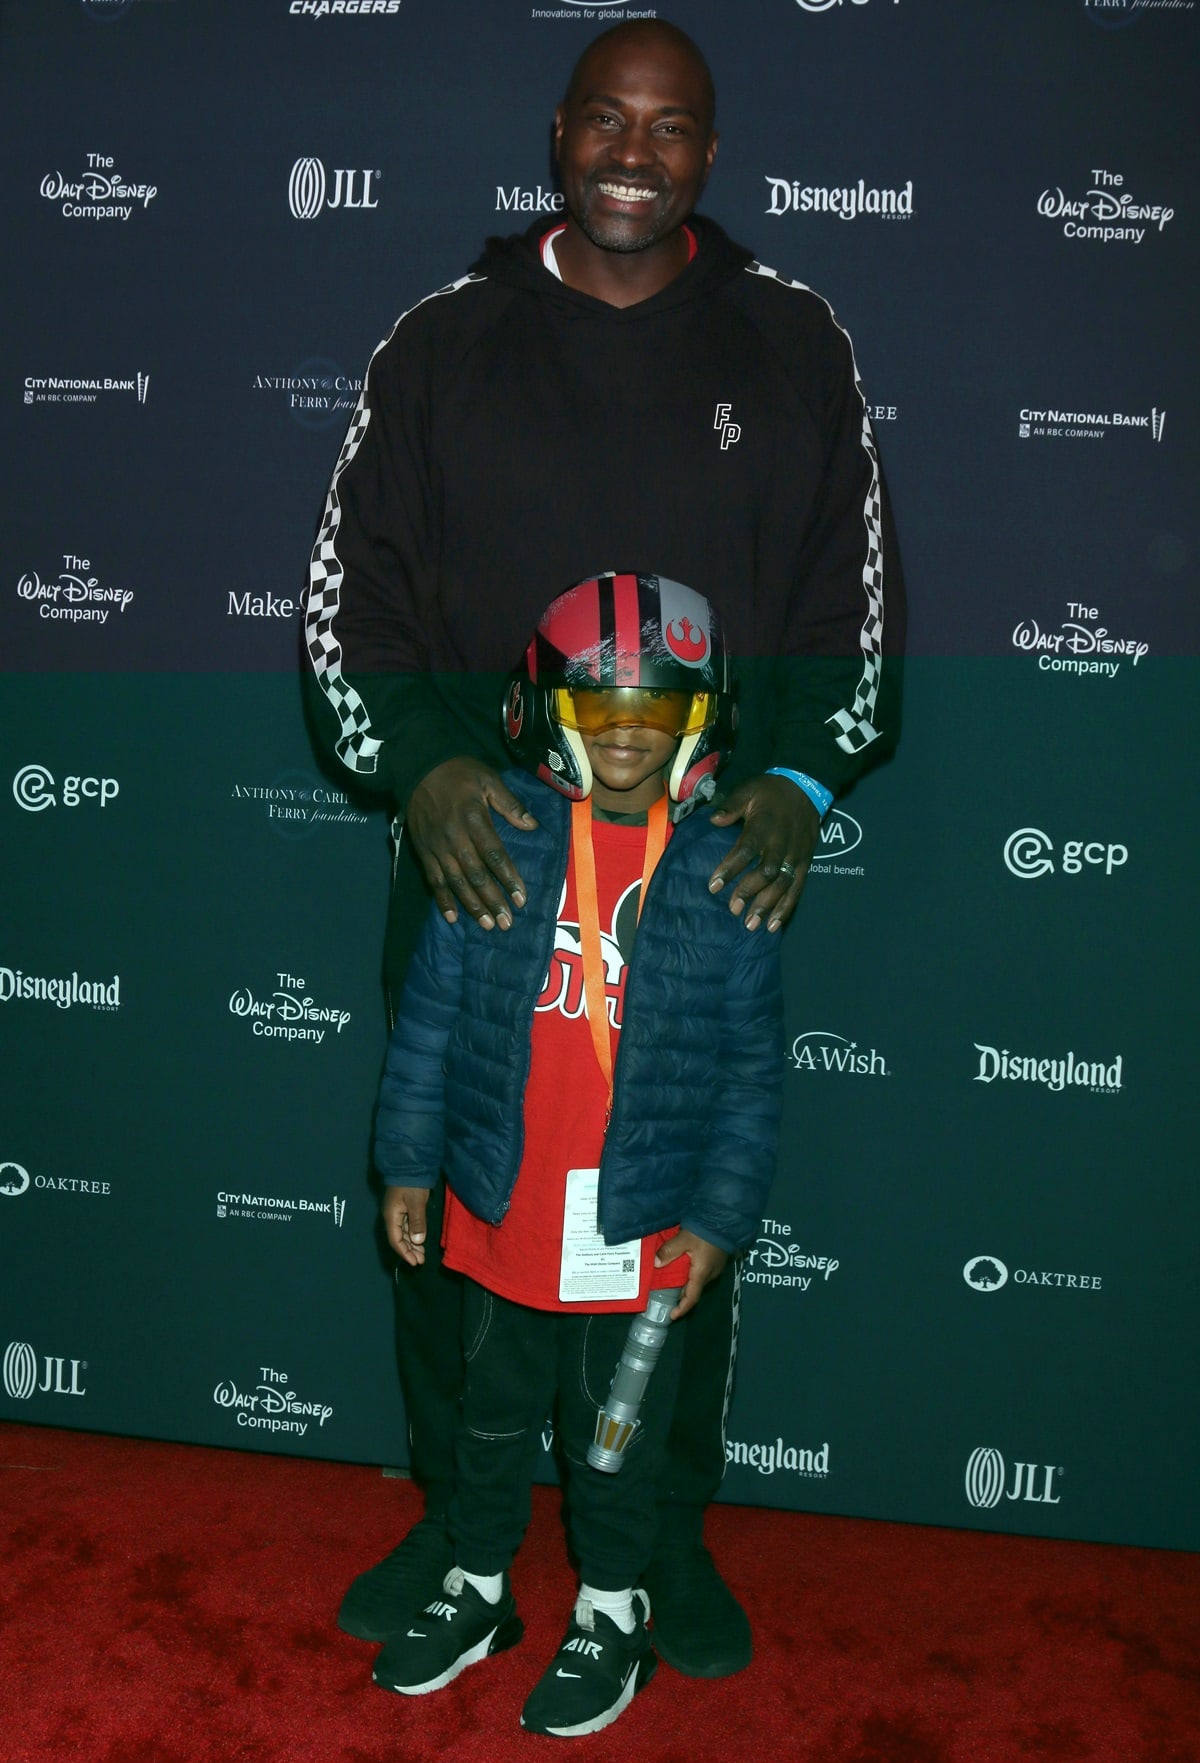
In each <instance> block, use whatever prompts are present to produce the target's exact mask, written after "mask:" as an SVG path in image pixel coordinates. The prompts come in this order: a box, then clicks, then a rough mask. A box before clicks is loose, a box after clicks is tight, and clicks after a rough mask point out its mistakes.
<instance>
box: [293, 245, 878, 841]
mask: <svg viewBox="0 0 1200 1763" xmlns="http://www.w3.org/2000/svg"><path fill="white" fill-rule="evenodd" d="M690 224H691V226H692V228H693V231H694V233H695V236H696V239H697V242H698V249H697V251H696V253H695V255H694V257H693V259H692V261H691V262H690V263H689V264H688V266H687V268H686V269H685V270H684V271H683V272H682V273H681V274H680V275H678V276H677V277H676V278H675V279H674V280H673V281H671V282H670V283H668V285H667V286H666V287H665V288H663V289H662V290H661V291H660V292H659V293H657V294H655V295H654V296H653V297H652V298H651V299H649V300H644V301H641V302H640V303H638V304H637V305H634V306H628V307H623V308H622V307H615V306H610V305H608V304H607V303H606V302H604V301H602V300H596V299H593V298H592V297H591V296H590V295H587V294H582V293H579V292H577V291H576V290H574V289H571V288H568V287H566V286H564V285H563V284H562V283H561V282H560V281H559V280H558V279H557V278H556V277H555V276H554V275H553V274H552V273H551V272H550V271H549V270H548V269H547V268H546V267H545V266H544V264H543V261H542V252H541V241H542V238H543V236H544V234H545V231H546V230H547V229H546V227H545V223H544V222H541V223H538V224H537V225H535V226H534V227H533V228H531V229H530V231H529V232H528V233H526V234H524V235H522V236H518V237H515V238H509V239H503V240H491V241H489V243H488V245H487V247H486V249H485V251H484V254H483V256H482V257H481V258H480V260H479V262H478V263H477V264H476V265H475V266H474V267H473V269H472V270H471V272H470V274H469V275H467V276H464V277H463V278H462V280H461V281H457V282H454V283H452V284H451V285H450V286H449V287H446V288H443V289H441V290H440V291H439V292H438V293H436V294H431V295H430V296H428V298H426V299H425V300H423V301H421V302H420V304H418V305H417V306H414V307H413V308H412V309H411V310H410V311H408V312H406V313H405V314H404V315H403V316H402V317H401V318H400V319H399V320H398V321H397V323H396V325H395V328H394V329H393V331H392V333H391V335H390V336H389V337H388V338H387V339H386V340H385V341H384V342H383V343H381V344H380V346H379V348H378V349H377V350H376V352H375V354H374V356H373V358H372V360H371V364H370V368H369V371H368V374H367V379H366V384H365V388H364V391H363V394H362V398H361V401H360V403H359V407H358V409H357V410H356V412H355V414H354V417H353V419H352V421H351V424H350V428H349V432H348V434H347V436H346V440H345V443H344V444H343V447H342V451H341V454H340V456H339V459H338V463H337V468H336V470H335V472H334V476H333V482H332V484H331V486H330V490H329V496H328V499H327V502H326V508H325V515H324V519H323V521H322V524H321V530H320V534H319V537H318V540H317V544H316V547H315V549H314V552H313V561H312V569H311V577H310V585H309V592H308V600H307V614H306V628H305V647H306V650H307V653H308V657H309V661H310V664H311V666H312V668H313V671H314V674H315V678H316V681H317V683H318V684H319V685H320V687H321V689H322V693H323V698H324V702H325V704H326V705H327V706H328V708H329V709H332V711H333V712H334V713H335V715H336V719H337V727H336V730H335V731H333V732H334V745H335V747H336V750H337V752H338V754H339V756H340V758H341V759H342V760H343V761H344V763H345V764H346V765H348V766H349V767H350V769H351V770H352V771H354V772H355V773H357V774H359V775H363V776H366V777H368V778H369V777H370V776H371V775H372V774H374V779H375V781H377V782H378V783H380V784H382V785H383V786H385V787H387V788H389V789H390V790H391V791H392V792H393V793H394V794H395V796H396V798H397V800H398V801H399V803H400V805H401V807H402V808H403V806H404V804H405V803H406V802H407V799H408V795H409V793H410V791H411V790H412V788H413V787H414V785H415V784H416V783H417V782H418V781H419V780H420V778H421V777H423V776H424V775H425V774H426V773H427V772H428V771H430V770H431V769H432V768H433V767H434V766H435V765H437V764H439V763H440V762H441V761H442V760H444V759H447V758H450V757H452V756H453V755H455V754H459V753H467V754H475V755H476V756H478V757H480V758H484V759H487V760H489V761H490V762H491V763H493V764H496V765H500V764H503V763H504V762H505V755H504V749H503V745H502V742H501V737H500V703H501V697H502V682H503V678H504V675H505V674H506V673H507V670H508V669H509V668H510V667H512V666H513V664H514V663H515V662H516V661H517V660H518V659H519V657H520V655H521V653H522V652H523V650H524V647H525V644H526V643H527V641H528V639H529V637H530V635H531V633H532V631H533V628H534V626H535V625H536V623H537V621H538V619H539V617H540V616H541V614H542V612H543V611H544V610H545V608H546V606H547V605H548V604H549V602H550V601H551V600H552V599H553V598H554V597H555V596H556V595H557V594H560V593H562V592H563V591H564V589H566V588H568V587H570V586H571V585H572V583H574V582H576V581H579V580H581V579H583V578H584V577H586V576H589V575H593V574H595V573H597V572H598V571H601V570H606V569H619V570H628V571H636V572H640V573H643V574H658V575H665V576H670V577H672V578H673V579H675V580H677V581H681V582H686V583H687V584H688V586H689V587H692V588H695V589H696V590H698V592H700V593H702V594H704V595H705V596H706V597H707V598H708V599H709V600H711V601H712V602H713V604H714V605H715V606H716V607H717V609H718V611H719V613H720V615H721V618H722V620H723V622H724V625H725V632H726V638H727V641H728V644H729V648H730V650H731V652H732V654H733V656H734V657H735V662H736V669H737V671H738V673H739V675H740V676H741V682H742V683H741V698H742V734H741V737H740V739H739V747H738V759H739V763H738V766H737V770H738V772H739V773H740V774H741V775H748V774H750V773H752V772H754V771H757V770H761V769H763V767H764V766H765V765H767V764H775V765H786V766H791V767H793V768H795V769H798V770H801V771H805V772H808V773H809V774H810V775H811V776H813V777H815V778H817V779H818V780H819V781H820V782H821V783H823V784H824V785H826V787H828V788H829V789H831V790H833V791H834V792H835V793H836V792H837V791H838V790H839V789H841V788H843V787H844V786H845V784H846V783H847V782H848V781H850V780H851V779H852V778H853V777H855V776H856V775H857V774H858V772H860V771H861V770H862V769H863V768H864V766H865V765H866V764H867V763H869V761H870V759H871V757H873V750H877V747H876V743H877V740H878V737H879V736H880V735H885V736H888V737H889V738H890V737H892V736H893V735H894V719H895V714H896V706H895V703H894V692H893V689H892V680H891V672H892V669H891V668H890V667H889V668H888V670H887V675H886V677H885V673H884V667H883V651H884V649H885V647H886V650H887V652H888V654H889V655H891V654H896V653H898V652H899V649H900V646H901V643H900V636H901V626H902V620H903V584H902V581H901V578H900V572H899V563H898V559H897V557H896V551H895V544H894V541H893V538H892V532H891V523H890V516H889V514H888V511H887V504H886V492H885V491H884V488H883V484H882V480H881V478H880V473H879V466H878V460H877V456H876V452H875V444H874V438H873V436H872V433H871V427H870V423H869V421H868V418H867V412H866V408H865V404H864V399H863V394H862V389H861V386H860V385H859V382H858V377H857V373H856V370H855V365H854V357H853V352H852V349H851V345H850V340H849V338H848V336H847V335H846V333H845V332H844V331H843V330H842V329H841V328H840V326H839V325H838V324H837V322H836V320H835V319H834V316H833V313H832V311H831V309H830V308H829V306H828V305H827V303H826V302H825V301H824V300H822V299H821V298H820V297H819V296H817V295H816V294H813V293H812V292H811V291H810V290H808V289H806V288H803V287H801V286H800V285H799V284H797V283H792V282H788V281H786V280H784V279H783V278H781V277H779V276H778V275H777V274H776V273H775V271H773V270H769V269H764V268H762V266H761V265H759V264H757V263H755V262H754V261H753V260H752V258H751V256H750V253H749V252H747V251H745V250H743V249H742V248H741V247H740V246H737V245H734V244H733V243H732V242H731V241H730V240H729V239H728V238H727V237H726V235H725V234H724V233H723V232H722V231H721V229H720V228H719V227H718V226H716V225H714V224H713V223H712V222H711V221H704V220H701V219H699V218H694V219H693V220H692V222H691V223H690ZM885 599H886V618H885V617H884V603H885ZM884 744H886V743H885V742H879V743H878V745H879V746H882V745H884Z"/></svg>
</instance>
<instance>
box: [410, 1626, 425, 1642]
mask: <svg viewBox="0 0 1200 1763" xmlns="http://www.w3.org/2000/svg"><path fill="white" fill-rule="evenodd" d="M408 1634H409V1639H410V1640H414V1641H423V1640H424V1639H425V1636H424V1635H423V1634H422V1633H421V1630H420V1629H419V1628H410V1629H409V1631H408Z"/></svg>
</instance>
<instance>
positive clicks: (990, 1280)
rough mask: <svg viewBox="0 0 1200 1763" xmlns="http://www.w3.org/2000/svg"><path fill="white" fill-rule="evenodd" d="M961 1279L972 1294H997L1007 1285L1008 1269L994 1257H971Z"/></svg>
mask: <svg viewBox="0 0 1200 1763" xmlns="http://www.w3.org/2000/svg"><path fill="white" fill-rule="evenodd" d="M963 1278H964V1279H965V1280H966V1282H967V1284H968V1285H969V1286H970V1288H971V1290H972V1291H973V1292H998V1291H999V1290H1000V1287H1001V1286H1003V1285H1007V1284H1008V1268H1007V1267H1006V1266H1005V1265H1004V1263H1003V1261H1001V1260H999V1259H998V1257H997V1256H995V1255H973V1256H972V1257H971V1259H970V1260H969V1261H968V1262H967V1264H966V1266H965V1267H964V1268H963Z"/></svg>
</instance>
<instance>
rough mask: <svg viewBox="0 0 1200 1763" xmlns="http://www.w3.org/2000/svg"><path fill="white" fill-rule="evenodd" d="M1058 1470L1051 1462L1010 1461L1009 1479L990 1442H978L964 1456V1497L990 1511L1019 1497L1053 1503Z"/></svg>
mask: <svg viewBox="0 0 1200 1763" xmlns="http://www.w3.org/2000/svg"><path fill="white" fill-rule="evenodd" d="M1061 1475H1062V1469H1061V1468H1060V1467H1056V1466H1055V1465H1054V1464H1053V1463H1040V1464H1039V1463H1014V1464H1013V1468H1012V1480H1011V1482H1010V1483H1009V1486H1008V1487H1007V1488H1006V1487H1005V1485H1004V1484H1005V1482H1006V1481H1008V1471H1007V1470H1006V1469H1005V1466H1004V1458H1003V1457H1002V1456H1001V1455H1000V1453H999V1451H997V1450H996V1449H995V1448H994V1447H993V1446H991V1445H979V1446H977V1448H976V1449H975V1450H974V1451H972V1452H971V1455H970V1456H969V1457H968V1459H967V1473H966V1490H967V1500H968V1502H969V1503H970V1505H972V1506H976V1507H978V1508H980V1509H981V1510H983V1511H990V1510H991V1509H992V1508H993V1507H995V1506H998V1505H999V1504H1000V1502H1001V1500H1020V1501H1022V1502H1024V1503H1027V1504H1029V1505H1031V1506H1057V1505H1058V1504H1059V1498H1058V1495H1057V1494H1056V1493H1055V1492H1054V1488H1055V1486H1056V1485H1057V1480H1058V1478H1059V1477H1060V1476H1061Z"/></svg>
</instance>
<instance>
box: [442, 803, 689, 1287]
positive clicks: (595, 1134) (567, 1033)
mask: <svg viewBox="0 0 1200 1763" xmlns="http://www.w3.org/2000/svg"><path fill="white" fill-rule="evenodd" d="M592 844H593V848H594V851H595V856H596V892H597V895H598V898H599V906H600V940H601V949H602V953H603V957H604V979H605V985H604V990H605V995H606V997H607V1000H608V1015H609V1022H610V1025H611V1027H612V1029H613V1030H614V1031H615V1034H614V1049H613V1055H614V1061H615V1058H616V1036H617V1035H619V1033H620V1029H621V1019H622V1015H623V1011H624V1001H625V975H626V971H627V968H628V962H629V952H630V949H631V946H632V941H633V932H634V930H635V928H636V925H637V911H638V897H639V895H640V893H641V881H642V864H643V861H644V859H645V854H646V829H645V827H644V826H623V825H621V824H619V823H609V822H606V821H602V820H593V822H592ZM530 1039H531V1053H532V1057H531V1061H530V1066H529V1080H528V1083H527V1084H526V1086H525V1102H524V1114H525V1150H524V1155H523V1157H522V1159H521V1170H520V1174H519V1175H518V1177H517V1183H516V1186H515V1188H514V1189H513V1193H512V1201H511V1204H510V1206H509V1209H508V1211H507V1212H506V1213H505V1215H504V1221H503V1223H502V1224H500V1225H491V1224H487V1223H485V1222H484V1220H482V1219H480V1218H476V1216H475V1214H474V1213H473V1212H471V1211H469V1210H468V1209H467V1207H466V1206H464V1205H463V1203H462V1201H461V1200H459V1199H458V1198H457V1197H456V1196H455V1195H454V1194H453V1193H452V1192H449V1191H448V1192H447V1195H446V1217H445V1224H444V1227H443V1233H442V1242H443V1246H444V1252H445V1261H446V1265H447V1267H453V1268H455V1269H457V1271H458V1272H460V1273H465V1274H468V1275H469V1276H470V1277H471V1278H472V1279H473V1280H476V1281H477V1282H478V1284H480V1285H482V1286H485V1287H486V1288H487V1290H488V1291H491V1292H497V1293H498V1294H499V1295H500V1296H501V1297H503V1298H510V1299H511V1300H512V1301H513V1302H514V1303H517V1304H528V1305H529V1306H530V1307H531V1308H532V1309H535V1310H564V1311H571V1310H577V1311H585V1312H589V1313H590V1312H597V1311H609V1310H644V1309H645V1307H646V1299H647V1297H648V1296H649V1293H650V1290H651V1288H652V1287H660V1286H682V1285H683V1284H684V1283H685V1282H686V1280H687V1273H688V1260H687V1257H686V1256H684V1255H681V1256H680V1257H679V1258H678V1260H676V1261H672V1262H671V1263H670V1265H669V1266H667V1267H663V1268H656V1267H655V1266H654V1264H653V1263H654V1256H655V1253H656V1252H657V1250H658V1249H659V1247H660V1245H661V1244H663V1243H664V1242H666V1241H667V1239H668V1238H669V1237H671V1236H674V1234H675V1233H674V1231H671V1230H665V1231H658V1232H657V1233H655V1234H654V1235H652V1236H649V1237H643V1238H642V1240H641V1243H640V1245H638V1244H634V1245H633V1246H632V1247H631V1248H630V1251H629V1255H628V1257H626V1258H624V1259H623V1260H622V1261H621V1263H620V1265H621V1266H622V1267H625V1268H626V1269H627V1263H628V1260H629V1259H632V1258H633V1257H634V1256H637V1257H638V1258H639V1259H640V1269H639V1277H638V1283H637V1294H636V1296H630V1297H625V1298H614V1299H597V1298H594V1297H592V1296H588V1297H586V1298H583V1299H581V1300H578V1301H573V1300H565V1301H564V1300H563V1299H562V1298H560V1297H559V1280H560V1268H561V1263H562V1253H563V1215H564V1207H565V1205H566V1199H567V1172H568V1170H582V1169H596V1168H598V1166H599V1163H600V1153H601V1151H602V1150H603V1148H604V1124H605V1122H604V1116H605V1111H606V1109H607V1106H608V1090H607V1086H606V1084H605V1081H604V1078H603V1076H602V1074H601V1071H600V1066H599V1063H598V1061H597V1059H596V1049H595V1047H594V1045H593V1044H592V1033H591V1029H590V1027H589V1024H588V1020H587V1005H586V1002H585V999H584V995H583V963H582V960H581V958H580V952H579V908H578V905H577V901H576V892H575V852H574V846H573V844H572V850H571V856H570V861H569V862H568V865H567V878H566V881H565V883H564V885H563V890H562V897H561V899H560V901H559V907H558V924H557V928H556V930H555V933H554V953H553V955H552V956H551V959H550V971H549V973H548V974H547V975H546V979H545V983H544V984H543V986H542V990H541V994H540V996H539V998H538V1000H537V1004H536V1005H535V1007H534V1015H533V1029H532V1034H531V1037H530ZM594 1222H595V1221H594V1219H593V1220H592V1223H593V1224H594ZM628 1277H629V1278H630V1280H632V1272H631V1271H629V1272H628Z"/></svg>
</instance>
